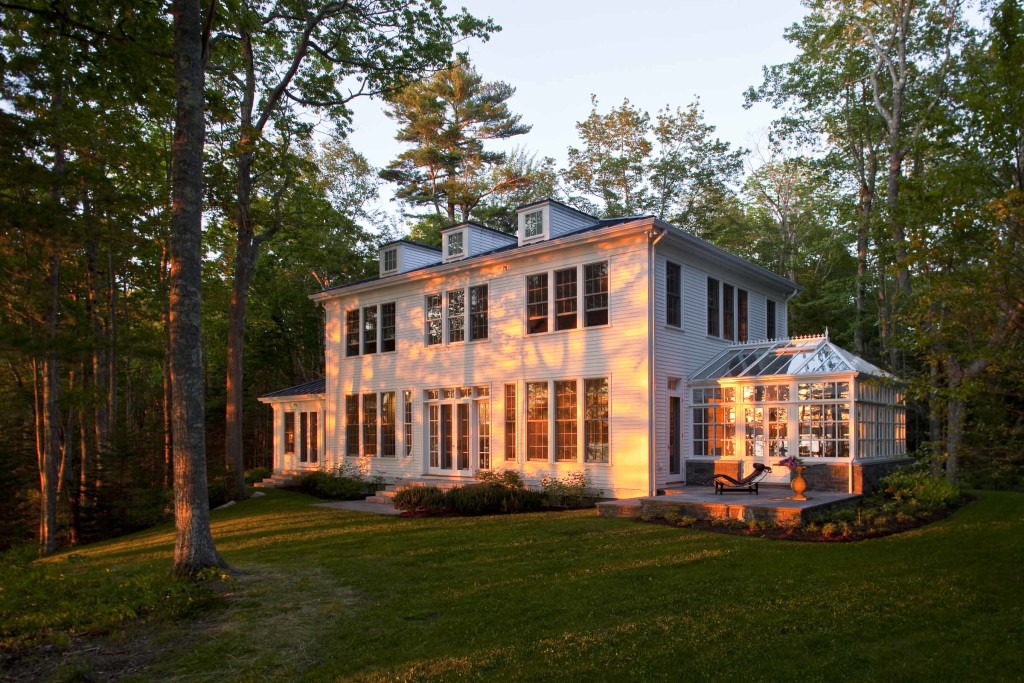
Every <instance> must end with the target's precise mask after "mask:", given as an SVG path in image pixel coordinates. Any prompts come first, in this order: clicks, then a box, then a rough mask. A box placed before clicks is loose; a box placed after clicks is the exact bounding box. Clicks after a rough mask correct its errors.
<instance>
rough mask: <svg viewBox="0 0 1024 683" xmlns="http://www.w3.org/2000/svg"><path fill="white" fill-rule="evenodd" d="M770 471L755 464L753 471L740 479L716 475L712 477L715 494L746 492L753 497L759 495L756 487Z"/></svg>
mask: <svg viewBox="0 0 1024 683" xmlns="http://www.w3.org/2000/svg"><path fill="white" fill-rule="evenodd" d="M771 471H772V468H771V467H768V466H767V465H762V464H761V463H759V462H755V463H754V471H753V472H751V473H750V474H748V475H747V476H745V477H743V478H742V479H733V478H732V477H730V476H729V475H728V474H716V475H715V477H714V481H715V493H717V494H719V495H721V494H724V493H726V492H733V491H746V492H747V493H753V494H754V495H755V496H757V495H760V493H758V490H757V486H758V484H759V483H760V482H761V480H762V479H764V477H765V476H766V475H767V474H768V473H769V472H771Z"/></svg>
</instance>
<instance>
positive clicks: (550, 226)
mask: <svg viewBox="0 0 1024 683" xmlns="http://www.w3.org/2000/svg"><path fill="white" fill-rule="evenodd" d="M516 211H517V212H518V214H519V246H523V245H524V244H533V243H534V242H543V241H545V240H549V239H551V238H553V237H560V236H561V235H564V234H567V233H570V232H575V231H577V230H580V229H582V228H586V227H589V226H591V225H594V224H596V223H597V222H598V219H597V218H595V217H594V216H591V215H590V214H586V213H583V212H582V211H579V210H577V209H574V208H572V207H571V206H566V205H565V204H563V203H561V202H558V201H555V200H554V199H541V200H539V201H536V202H530V203H529V204H523V205H522V206H519V207H517V208H516Z"/></svg>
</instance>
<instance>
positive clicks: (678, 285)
mask: <svg viewBox="0 0 1024 683" xmlns="http://www.w3.org/2000/svg"><path fill="white" fill-rule="evenodd" d="M682 284H683V269H682V266H680V265H679V264H678V263H672V262H668V263H666V264H665V324H666V325H671V326H672V327H682V326H683V294H682Z"/></svg>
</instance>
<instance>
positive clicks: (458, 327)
mask: <svg viewBox="0 0 1024 683" xmlns="http://www.w3.org/2000/svg"><path fill="white" fill-rule="evenodd" d="M449 237H451V235H449ZM465 339H466V292H465V290H462V289H453V290H451V291H450V292H448V343H449V344H451V343H453V342H460V341H465Z"/></svg>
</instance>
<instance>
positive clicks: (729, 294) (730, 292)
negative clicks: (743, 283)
mask: <svg viewBox="0 0 1024 683" xmlns="http://www.w3.org/2000/svg"><path fill="white" fill-rule="evenodd" d="M722 336H723V337H725V338H726V339H735V337H736V299H735V287H733V286H732V285H730V284H724V285H722Z"/></svg>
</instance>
